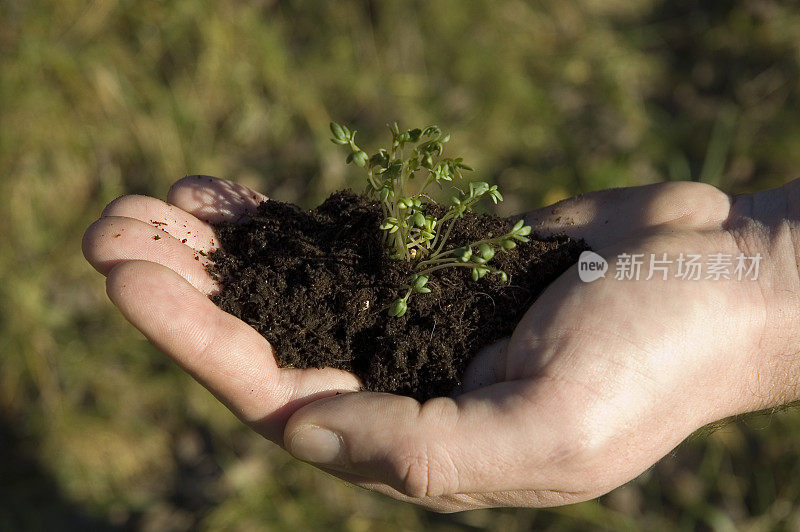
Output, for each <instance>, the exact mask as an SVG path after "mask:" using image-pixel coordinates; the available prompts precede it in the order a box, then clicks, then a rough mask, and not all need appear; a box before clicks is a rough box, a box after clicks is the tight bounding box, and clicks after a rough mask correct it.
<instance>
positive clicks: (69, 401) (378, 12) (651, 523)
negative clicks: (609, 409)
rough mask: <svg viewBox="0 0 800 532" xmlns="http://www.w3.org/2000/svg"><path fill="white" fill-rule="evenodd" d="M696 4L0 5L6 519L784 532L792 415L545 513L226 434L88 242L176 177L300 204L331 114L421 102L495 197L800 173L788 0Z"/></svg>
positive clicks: (733, 186)
mask: <svg viewBox="0 0 800 532" xmlns="http://www.w3.org/2000/svg"><path fill="white" fill-rule="evenodd" d="M705 4H707V5H706V6H699V5H698V3H696V2H691V1H688V0H669V1H667V0H540V1H537V2H532V1H531V2H525V1H520V0H473V1H470V2H459V1H456V0H429V1H425V2H422V1H399V0H395V1H385V2H377V1H374V2H367V1H355V0H339V1H337V2H325V1H322V2H320V1H311V0H295V1H274V0H260V1H256V0H253V1H249V2H239V1H235V0H227V1H219V2H211V1H202V0H197V1H188V0H187V1H175V2H162V1H156V0H140V1H130V0H98V1H93V2H87V1H78V0H61V1H58V2H45V1H43V0H28V1H25V2H22V1H14V0H0V219H2V220H3V222H4V225H5V230H4V231H2V232H0V281H1V282H0V529H9V530H10V529H34V528H45V527H57V528H87V527H91V528H96V529H103V528H108V529H114V528H141V529H149V530H185V529H190V528H197V529H236V530H250V529H269V530H316V529H326V530H344V531H362V530H416V529H421V528H424V529H430V530H477V529H484V528H485V529H490V530H503V531H514V530H528V529H530V528H536V529H544V530H582V529H585V528H587V527H590V528H612V529H632V530H637V529H642V530H658V529H673V528H683V529H695V528H712V529H718V530H733V529H744V530H776V529H777V530H780V529H786V530H791V529H796V528H797V527H800V508H799V507H798V503H799V502H800V483H798V480H797V479H798V478H800V416H799V415H798V413H797V412H792V411H789V412H783V413H774V414H766V415H760V416H755V417H750V418H748V419H745V420H739V421H737V422H735V423H732V424H729V425H727V426H726V427H724V428H722V429H720V430H717V431H715V432H709V431H708V430H704V431H701V432H700V433H698V434H697V435H695V436H693V437H692V438H690V439H689V440H688V441H687V442H685V443H684V444H682V445H681V446H680V447H679V448H678V449H677V450H675V451H674V452H673V453H671V454H670V455H669V456H668V457H666V458H664V459H663V460H661V461H660V462H659V463H658V464H657V465H656V466H654V467H653V468H652V469H651V470H650V471H648V472H646V473H645V474H643V475H642V476H641V477H639V478H638V479H636V480H634V481H632V482H630V483H629V484H627V485H626V486H623V487H621V488H619V489H617V490H615V491H614V492H612V493H611V494H609V495H607V496H605V497H602V498H601V499H599V500H598V501H591V502H587V503H584V504H579V505H574V506H569V507H565V508H559V509H552V510H518V509H498V510H482V511H475V512H467V513H462V514H455V515H446V516H441V515H435V514H431V513H427V512H425V511H422V510H418V509H415V508H412V507H410V506H406V505H403V504H400V503H395V502H392V501H389V500H386V499H384V498H381V497H379V496H375V495H372V494H369V493H366V492H363V491H360V490H358V489H356V488H352V487H349V486H347V485H345V484H343V483H341V482H339V481H336V480H333V479H331V478H330V477H327V476H325V475H323V474H321V473H318V472H316V471H315V470H313V469H311V468H310V467H309V466H306V465H303V464H299V463H296V462H294V461H292V460H291V459H289V458H288V457H287V456H285V455H284V454H283V453H282V452H281V451H279V450H277V449H276V448H274V447H273V446H271V445H270V444H267V443H266V442H264V441H262V440H261V439H260V438H259V437H257V436H255V435H254V434H251V433H249V432H248V431H247V430H246V429H244V428H243V427H241V426H240V425H239V424H238V422H237V421H236V420H235V419H234V418H233V416H231V415H230V414H229V413H228V412H227V411H226V410H225V409H224V408H223V407H221V406H220V405H219V404H217V403H216V402H215V401H214V400H213V399H212V398H211V397H210V396H209V395H208V394H207V393H206V392H205V391H204V390H203V389H202V388H200V386H199V385H197V384H195V383H193V382H192V381H191V379H190V378H188V377H187V376H186V375H184V374H182V373H181V372H180V371H178V370H177V369H176V368H175V367H174V366H172V365H171V364H170V363H169V362H167V361H166V360H165V359H164V357H163V356H161V355H160V354H159V353H158V352H156V351H155V350H154V349H153V348H152V347H150V346H149V345H148V344H147V343H146V342H145V341H144V340H143V339H142V338H141V336H140V335H139V334H138V333H137V332H136V331H134V330H132V328H131V327H129V326H128V325H127V324H126V323H125V322H124V320H123V319H122V318H121V317H120V316H119V315H117V314H116V313H115V312H114V311H113V309H112V307H111V305H110V303H108V301H107V300H106V298H105V295H104V290H103V283H102V282H101V279H100V277H99V275H97V274H96V273H95V272H94V271H93V270H92V269H91V268H90V267H89V266H88V265H87V264H86V263H85V262H84V260H83V258H82V256H81V254H80V237H81V234H82V232H83V230H84V228H85V227H86V226H87V225H88V224H89V223H90V222H91V221H92V220H93V219H94V218H95V217H97V216H98V214H99V212H100V210H101V209H102V207H103V206H104V205H105V204H106V203H107V202H108V201H110V200H112V199H113V198H115V197H116V196H118V195H121V194H124V193H143V194H149V195H155V196H159V197H164V195H165V193H166V191H167V189H168V187H169V185H170V183H172V182H173V181H174V180H175V179H177V178H179V177H182V176H183V175H185V174H191V173H205V174H213V175H218V176H222V177H229V178H233V179H236V180H238V181H240V182H243V183H245V184H248V185H250V186H253V187H255V188H258V189H261V190H264V191H266V192H268V193H270V194H271V195H272V196H273V197H275V198H277V199H281V200H286V201H293V202H297V203H299V204H301V205H303V206H305V207H311V206H313V205H315V204H316V203H318V202H319V201H320V200H321V199H323V198H324V197H325V196H326V195H327V194H328V193H330V192H331V191H333V190H335V189H337V188H341V187H344V186H347V185H348V184H351V183H353V181H352V180H351V174H350V171H349V170H348V168H346V167H345V166H344V165H343V164H342V161H341V153H340V152H339V151H337V149H336V148H337V147H336V146H334V145H332V144H331V143H330V142H329V141H328V136H329V135H328V131H327V124H328V122H329V120H331V119H336V120H337V121H339V122H342V123H347V124H350V125H352V126H354V127H355V128H357V129H358V130H359V132H360V133H359V138H361V139H362V141H364V140H367V139H378V138H380V139H383V138H385V135H386V132H385V130H384V127H385V126H384V124H385V123H386V122H387V121H391V120H395V119H398V120H401V121H402V123H403V124H404V125H406V126H416V125H424V124H426V123H438V124H439V125H440V126H442V127H443V128H444V129H445V130H448V131H451V132H452V133H453V141H452V142H451V147H450V150H452V151H450V153H459V154H463V155H464V157H465V159H466V161H467V162H468V163H469V164H471V165H472V166H474V167H475V168H477V169H479V171H478V172H476V176H480V177H482V178H486V180H487V181H491V182H494V183H497V184H499V185H500V186H501V189H502V190H503V193H504V195H506V197H507V201H506V202H505V203H504V204H502V206H501V208H500V209H499V212H500V213H501V214H507V213H510V212H514V211H518V210H524V209H529V208H533V207H536V206H540V205H543V204H546V203H549V202H553V201H555V200H558V199H561V198H563V197H565V196H568V195H571V194H576V193H580V192H586V191H589V190H595V189H600V188H606V187H611V186H624V185H636V184H642V183H650V182H656V181H662V180H679V179H681V180H688V179H694V180H702V181H705V182H709V183H712V184H715V185H718V186H721V187H723V188H724V189H725V190H727V191H731V192H742V191H748V190H754V189H760V188H764V187H769V186H774V185H778V184H781V183H783V182H785V181H787V180H788V179H789V178H791V177H793V175H794V174H795V173H796V172H797V171H798V169H800V149H798V147H800V120H798V118H800V114H798V102H799V98H800V87H799V86H798V74H800V10H798V8H797V7H794V4H793V3H790V2H776V1H772V0H759V1H739V2H733V1H732V2H705ZM367 144H369V146H370V147H374V146H375V144H374V143H371V142H368V143H367Z"/></svg>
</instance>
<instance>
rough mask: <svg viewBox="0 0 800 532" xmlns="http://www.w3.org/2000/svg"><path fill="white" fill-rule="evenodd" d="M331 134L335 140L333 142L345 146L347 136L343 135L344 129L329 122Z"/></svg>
mask: <svg viewBox="0 0 800 532" xmlns="http://www.w3.org/2000/svg"><path fill="white" fill-rule="evenodd" d="M331 133H333V138H334V139H336V140H334V142H336V141H337V140H338V141H344V142H339V143H338V144H347V136H346V135H345V134H344V128H343V127H342V126H340V125H339V124H337V123H336V122H331Z"/></svg>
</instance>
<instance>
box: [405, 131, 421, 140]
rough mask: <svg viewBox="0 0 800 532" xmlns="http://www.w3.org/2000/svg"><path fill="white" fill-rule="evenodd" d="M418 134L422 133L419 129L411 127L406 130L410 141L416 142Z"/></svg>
mask: <svg viewBox="0 0 800 532" xmlns="http://www.w3.org/2000/svg"><path fill="white" fill-rule="evenodd" d="M420 135H422V130H421V129H418V128H417V129H412V130H411V131H409V132H408V140H410V141H411V142H417V141H418V140H419V137H420Z"/></svg>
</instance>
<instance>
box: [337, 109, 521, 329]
mask: <svg viewBox="0 0 800 532" xmlns="http://www.w3.org/2000/svg"><path fill="white" fill-rule="evenodd" d="M389 130H390V131H391V133H392V144H391V146H390V147H388V148H382V149H379V150H378V151H376V152H375V153H374V154H373V155H371V156H370V155H368V154H367V152H366V151H364V150H362V149H361V148H360V147H359V146H358V145H357V144H356V141H355V138H356V132H355V131H351V130H350V129H348V128H347V127H346V126H342V125H340V124H337V123H335V122H332V123H331V133H333V137H332V138H331V140H332V141H333V142H334V143H335V144H339V145H342V146H346V147H347V148H348V152H349V153H348V155H347V162H348V163H352V164H355V165H356V166H359V167H362V168H364V169H365V171H366V178H367V195H368V196H370V197H372V198H373V199H375V200H376V201H378V202H380V205H381V209H382V210H383V221H382V223H381V225H380V228H381V230H383V235H384V243H385V246H386V252H387V253H388V255H389V256H390V257H391V258H392V259H396V260H405V261H408V262H411V263H412V264H413V268H412V271H413V273H412V275H411V277H410V278H409V280H408V284H407V285H406V286H405V287H404V289H405V290H406V293H405V295H404V296H403V297H400V298H398V299H396V300H395V301H394V302H393V303H392V305H391V306H390V307H389V314H390V315H391V316H397V317H400V316H403V315H404V314H405V313H406V311H407V310H408V301H409V298H410V297H411V295H412V294H427V293H429V292H430V291H431V289H430V288H428V286H427V283H428V279H429V275H430V274H431V273H433V272H435V271H437V270H441V269H444V268H459V267H460V268H469V269H470V270H471V271H472V279H473V280H475V281H478V280H480V279H482V278H483V277H485V276H486V275H489V274H491V275H497V276H498V277H499V278H500V280H501V281H502V282H508V274H506V272H504V271H502V270H500V269H499V268H496V267H494V266H492V265H491V264H490V262H491V261H492V259H493V258H494V257H495V255H496V253H497V252H498V251H501V252H502V251H508V250H511V249H514V247H516V245H517V242H527V241H528V236H529V235H530V233H531V228H530V226H528V225H525V224H524V223H523V222H522V220H520V221H519V222H517V223H516V224H515V225H514V227H513V228H512V229H511V231H509V232H508V233H506V234H504V235H501V236H498V237H494V238H487V239H484V240H480V241H478V242H473V243H471V244H470V245H468V246H464V247H459V248H450V247H448V245H447V244H448V238H449V237H450V233H451V231H452V229H453V226H454V225H455V223H456V220H458V219H459V218H461V217H462V216H464V213H466V212H469V211H470V210H471V209H472V207H474V206H475V205H476V204H477V203H478V202H479V201H480V200H482V199H484V198H489V199H490V200H491V201H492V202H494V203H497V202H499V201H502V200H503V196H502V195H501V194H500V191H499V190H498V189H497V185H492V186H490V185H489V184H488V183H485V182H483V181H473V182H471V183H469V184H468V186H467V188H466V189H465V190H462V189H459V188H458V187H456V186H455V185H454V184H453V183H454V182H455V181H457V180H462V179H463V172H464V171H470V170H472V168H470V167H469V166H467V165H466V164H464V162H463V159H462V158H460V157H458V158H445V157H443V152H444V145H445V144H446V143H447V142H448V141H449V140H450V135H447V134H444V133H442V131H441V130H440V129H439V128H438V127H437V126H428V127H426V128H425V129H410V130H406V131H401V130H400V128H399V126H398V125H397V123H396V122H395V123H394V124H391V125H390V126H389ZM412 181H416V183H417V186H416V187H415V189H414V190H412ZM445 183H448V184H450V185H451V186H452V187H453V188H454V189H455V190H456V192H457V193H456V195H454V196H453V197H452V198H451V199H450V205H449V207H448V209H447V211H446V212H445V213H444V214H443V215H441V216H439V217H435V216H431V215H429V214H426V209H425V202H423V199H427V196H426V192H427V191H428V189H429V188H430V187H431V186H433V185H436V186H438V187H439V188H440V189H441V188H443V186H444V184H445Z"/></svg>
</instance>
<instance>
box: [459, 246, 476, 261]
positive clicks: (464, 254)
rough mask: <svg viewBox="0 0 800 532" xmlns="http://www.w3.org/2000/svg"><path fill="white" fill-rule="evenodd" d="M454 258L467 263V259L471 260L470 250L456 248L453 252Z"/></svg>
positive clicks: (467, 248) (468, 248)
mask: <svg viewBox="0 0 800 532" xmlns="http://www.w3.org/2000/svg"><path fill="white" fill-rule="evenodd" d="M455 254H456V258H458V260H460V261H461V262H469V259H471V258H472V248H470V247H465V248H458V249H456V250H455Z"/></svg>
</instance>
